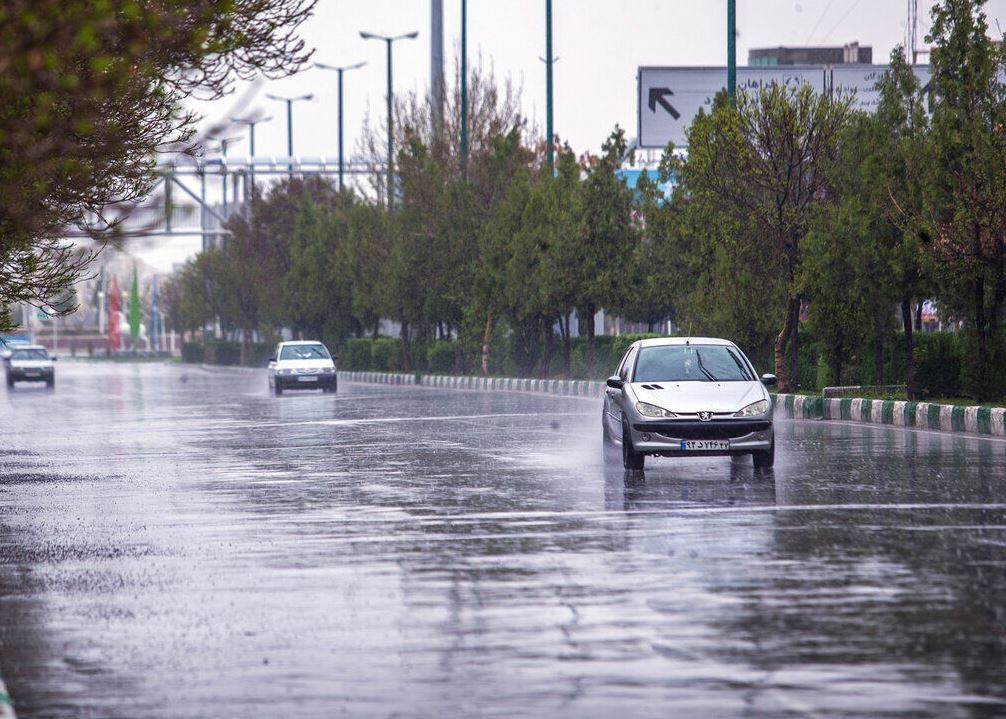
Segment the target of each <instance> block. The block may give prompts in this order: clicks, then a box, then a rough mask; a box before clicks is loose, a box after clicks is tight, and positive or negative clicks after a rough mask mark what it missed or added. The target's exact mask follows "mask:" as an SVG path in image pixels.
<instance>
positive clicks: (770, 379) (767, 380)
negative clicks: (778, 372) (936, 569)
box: [761, 374, 776, 387]
mask: <svg viewBox="0 0 1006 719" xmlns="http://www.w3.org/2000/svg"><path fill="white" fill-rule="evenodd" d="M761 383H762V384H763V385H765V386H766V387H775V383H776V378H775V375H774V374H763V375H762V376H761Z"/></svg>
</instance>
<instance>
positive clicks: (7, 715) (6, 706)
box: [0, 679, 17, 719]
mask: <svg viewBox="0 0 1006 719" xmlns="http://www.w3.org/2000/svg"><path fill="white" fill-rule="evenodd" d="M0 719H17V714H15V713H14V702H13V701H12V700H11V698H10V694H8V693H7V685H6V684H4V683H3V679H0Z"/></svg>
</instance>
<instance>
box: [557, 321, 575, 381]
mask: <svg viewBox="0 0 1006 719" xmlns="http://www.w3.org/2000/svg"><path fill="white" fill-rule="evenodd" d="M559 334H561V335H562V376H563V377H566V378H567V379H568V378H569V355H570V352H571V351H572V346H573V343H572V342H571V341H570V338H569V315H568V314H566V315H559Z"/></svg>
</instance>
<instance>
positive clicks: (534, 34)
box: [151, 0, 1006, 266]
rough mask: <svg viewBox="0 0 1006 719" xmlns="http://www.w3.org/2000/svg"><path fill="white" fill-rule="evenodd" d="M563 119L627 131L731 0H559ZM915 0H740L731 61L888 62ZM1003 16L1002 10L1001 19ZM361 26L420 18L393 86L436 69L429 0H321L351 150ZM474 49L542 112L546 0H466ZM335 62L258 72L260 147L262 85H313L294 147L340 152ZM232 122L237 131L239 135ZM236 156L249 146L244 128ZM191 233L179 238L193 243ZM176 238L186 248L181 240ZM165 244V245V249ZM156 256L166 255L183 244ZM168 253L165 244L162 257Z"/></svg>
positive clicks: (321, 31)
mask: <svg viewBox="0 0 1006 719" xmlns="http://www.w3.org/2000/svg"><path fill="white" fill-rule="evenodd" d="M443 4H444V54H445V58H446V61H445V65H446V69H447V71H448V72H450V68H451V67H453V65H454V63H453V59H454V57H455V56H456V54H457V51H458V47H459V45H460V19H461V16H460V13H461V10H460V8H461V2H460V0H443ZM552 5H553V46H554V54H555V55H556V56H558V57H559V61H558V62H557V63H556V64H555V70H554V73H555V74H554V79H555V115H554V122H555V131H556V132H557V133H558V134H559V135H560V136H561V137H562V138H563V139H564V140H566V141H568V142H569V143H570V144H571V145H572V146H573V148H574V149H575V150H576V151H577V152H583V151H584V150H593V149H597V148H598V147H599V146H600V144H601V142H602V141H603V140H604V138H605V137H606V136H607V134H608V133H609V132H610V131H611V129H612V128H613V127H614V125H615V124H616V123H618V124H620V125H621V126H622V127H624V128H626V129H627V131H628V133H629V135H630V136H633V135H634V134H635V127H636V87H635V85H636V71H637V68H638V67H639V66H640V65H724V64H725V63H726V6H727V3H726V0H553V3H552ZM907 5H908V3H907V0H737V29H738V33H739V37H738V40H737V62H738V64H739V65H746V64H747V54H748V49H749V48H753V47H773V46H777V45H842V44H845V43H848V42H852V41H858V42H859V43H860V44H861V45H870V46H872V47H873V58H874V62H875V63H886V62H887V59H888V57H889V55H890V52H891V49H892V48H893V47H895V46H896V45H898V44H902V43H904V42H905V38H906V29H905V28H906V23H907V16H908V8H907ZM986 12H987V14H988V15H989V18H990V26H991V27H992V31H993V33H995V31H996V28H997V26H998V25H1000V24H1001V26H1002V27H1003V28H1006V0H992V1H991V2H989V3H988V4H987V5H986ZM919 15H920V18H919V20H920V22H919V25H920V27H919V32H918V37H919V44H920V45H922V44H923V40H922V38H923V37H924V35H925V33H926V31H927V30H928V28H929V9H928V6H927V3H926V2H924V1H921V0H920V3H919ZM1000 21H1001V22H1000ZM360 30H369V31H371V32H375V33H381V34H386V35H392V34H399V33H404V32H410V31H412V30H418V31H419V37H418V38H417V39H416V40H403V41H400V42H397V43H395V47H394V85H395V92H396V94H397V93H399V92H407V91H417V92H422V93H426V92H427V91H428V87H429V75H430V60H429V57H430V44H429V43H430V3H429V0H365V1H363V2H361V1H360V0H319V2H318V5H317V8H316V11H315V14H314V16H313V17H312V18H311V19H310V20H308V22H307V23H306V24H305V25H304V27H303V36H304V38H305V39H306V41H307V42H308V43H309V45H310V46H312V47H314V48H316V52H315V56H314V57H315V59H316V60H318V61H321V62H324V63H328V64H333V65H346V64H351V63H354V62H359V61H366V62H367V63H368V64H367V66H366V67H364V68H362V69H360V70H356V71H354V72H352V73H347V75H346V81H345V132H346V146H347V152H348V153H352V151H353V150H354V149H355V148H356V143H357V140H358V138H359V135H360V128H361V126H362V124H363V122H364V118H365V116H366V114H367V112H368V111H370V112H372V113H373V114H374V115H375V120H377V121H380V120H381V119H382V118H383V117H384V111H385V110H384V102H385V100H384V97H385V88H386V65H385V50H384V43H381V42H376V41H365V40H363V39H361V38H360V36H359V31H360ZM468 47H469V57H470V62H475V61H477V59H478V58H480V57H481V61H482V62H483V64H485V65H487V66H491V67H492V69H493V70H494V72H495V74H496V76H497V77H498V78H500V79H502V78H506V77H509V78H511V79H512V80H513V81H514V82H515V83H516V84H518V85H519V86H521V87H522V88H523V91H522V100H523V105H524V111H525V114H526V115H527V116H528V117H529V118H531V119H532V121H534V122H536V123H537V124H539V125H544V108H545V71H544V65H543V64H542V62H541V61H540V60H539V59H538V58H539V57H540V56H544V54H545V0H468ZM335 81H336V77H335V73H332V72H324V71H321V70H316V69H307V70H305V71H303V72H301V73H300V74H298V75H296V76H293V77H289V78H286V79H283V80H277V81H273V82H268V83H262V84H260V85H259V86H258V87H257V89H256V95H255V98H254V99H253V101H252V102H251V105H250V109H255V108H258V109H260V110H261V111H262V112H263V113H264V114H269V115H273V120H272V121H271V122H268V123H265V124H263V125H260V126H259V127H258V128H257V129H256V154H257V155H285V154H286V117H285V107H284V106H282V105H281V104H280V103H278V102H275V101H273V100H269V99H267V98H266V97H265V94H266V93H274V94H280V95H294V94H297V95H299V94H303V93H314V94H315V98H316V99H315V100H314V101H312V102H310V103H298V104H296V105H295V106H294V123H293V124H294V152H295V154H298V155H324V156H329V157H335V156H336V155H337V141H336V113H337V104H336V87H335ZM245 89H246V88H244V87H239V88H238V92H237V93H236V94H235V96H232V97H231V98H229V99H224V100H221V101H217V102H215V103H211V104H202V105H199V106H198V109H199V110H200V111H201V112H202V113H203V114H204V115H205V118H206V123H211V122H219V121H222V120H225V119H226V118H227V117H228V116H230V115H231V114H233V113H232V108H233V104H234V102H235V98H236V97H237V96H240V94H241V91H242V90H245ZM241 132H242V128H234V130H233V132H231V133H229V134H241ZM230 154H232V155H246V154H247V135H244V137H243V139H241V140H240V141H236V142H235V143H234V144H233V145H232V146H231V150H230ZM196 246H197V245H194V244H192V243H185V247H187V248H188V249H187V250H186V251H185V252H183V253H182V256H184V254H187V253H188V252H191V251H193V250H194V249H195V248H196ZM179 249H181V247H179ZM157 254H159V255H160V254H162V253H157ZM168 255H170V257H171V261H170V262H169V261H167V260H166V259H165V258H164V257H157V258H156V259H155V258H151V259H152V260H153V261H155V262H156V263H157V264H160V265H161V266H165V265H166V266H170V264H171V262H173V261H177V259H178V256H179V253H168ZM168 255H165V257H167V256H168Z"/></svg>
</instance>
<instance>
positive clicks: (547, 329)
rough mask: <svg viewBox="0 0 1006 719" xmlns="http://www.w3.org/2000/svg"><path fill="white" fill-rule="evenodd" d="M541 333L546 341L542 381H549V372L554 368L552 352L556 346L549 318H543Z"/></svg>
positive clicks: (542, 364)
mask: <svg viewBox="0 0 1006 719" xmlns="http://www.w3.org/2000/svg"><path fill="white" fill-rule="evenodd" d="M541 331H542V335H543V337H542V339H543V340H544V342H543V343H542V344H543V350H544V351H543V352H542V358H541V376H542V379H548V376H549V370H550V369H551V367H552V351H553V347H552V345H553V344H554V339H555V335H553V334H552V322H551V320H550V319H549V318H548V317H543V318H542V319H541Z"/></svg>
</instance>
